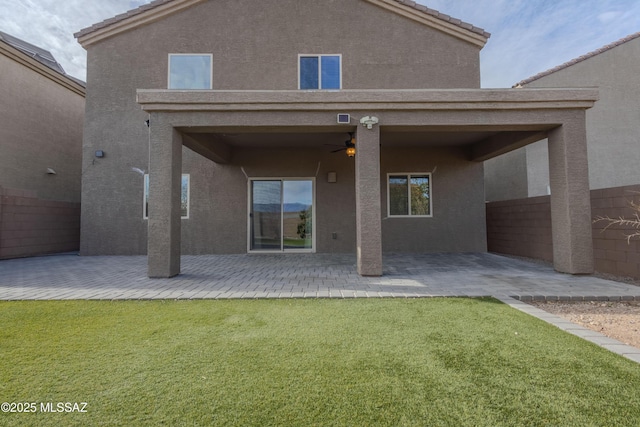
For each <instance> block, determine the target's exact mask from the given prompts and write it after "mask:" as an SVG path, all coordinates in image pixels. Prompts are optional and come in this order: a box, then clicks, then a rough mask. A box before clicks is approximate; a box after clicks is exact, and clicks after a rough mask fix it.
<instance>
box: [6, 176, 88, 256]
mask: <svg viewBox="0 0 640 427" xmlns="http://www.w3.org/2000/svg"><path fill="white" fill-rule="evenodd" d="M79 247H80V203H73V202H61V201H53V200H42V199H39V198H38V197H37V193H36V192H35V191H30V190H14V189H7V188H2V187H0V259H7V258H19V257H26V256H33V255H43V254H51V253H60V252H72V251H77V250H78V249H79Z"/></svg>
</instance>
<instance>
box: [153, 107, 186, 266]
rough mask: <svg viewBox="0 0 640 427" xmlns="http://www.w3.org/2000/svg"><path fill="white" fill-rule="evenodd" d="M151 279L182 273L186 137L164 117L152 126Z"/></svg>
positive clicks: (157, 116) (155, 120) (156, 119)
mask: <svg viewBox="0 0 640 427" xmlns="http://www.w3.org/2000/svg"><path fill="white" fill-rule="evenodd" d="M149 131H150V135H149V220H148V221H149V223H148V237H147V253H148V275H149V277H173V276H176V275H178V274H180V193H181V191H182V189H181V187H182V137H181V136H180V133H178V131H176V130H175V129H174V128H173V126H171V124H170V123H168V122H167V119H166V117H163V116H162V114H158V113H156V114H152V115H151V118H150V127H149Z"/></svg>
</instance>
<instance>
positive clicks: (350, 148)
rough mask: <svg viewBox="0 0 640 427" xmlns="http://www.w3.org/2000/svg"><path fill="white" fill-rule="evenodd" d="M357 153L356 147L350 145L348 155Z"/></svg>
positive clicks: (351, 155)
mask: <svg viewBox="0 0 640 427" xmlns="http://www.w3.org/2000/svg"><path fill="white" fill-rule="evenodd" d="M355 155H356V147H348V148H347V156H349V157H353V156H355Z"/></svg>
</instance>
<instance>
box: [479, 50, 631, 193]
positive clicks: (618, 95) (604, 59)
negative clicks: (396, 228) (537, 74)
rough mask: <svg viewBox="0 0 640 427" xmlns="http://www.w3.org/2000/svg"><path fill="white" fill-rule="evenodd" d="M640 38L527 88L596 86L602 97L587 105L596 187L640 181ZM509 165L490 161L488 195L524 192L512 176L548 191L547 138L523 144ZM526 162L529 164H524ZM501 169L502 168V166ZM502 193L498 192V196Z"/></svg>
mask: <svg viewBox="0 0 640 427" xmlns="http://www.w3.org/2000/svg"><path fill="white" fill-rule="evenodd" d="M639 66H640V38H636V39H633V40H630V41H627V42H626V43H623V44H621V45H619V46H616V47H614V48H612V49H609V50H607V51H605V52H602V53H600V54H598V55H595V56H592V57H590V58H588V59H586V60H584V61H581V62H578V63H576V64H573V65H571V66H569V67H567V68H564V69H561V70H559V71H556V72H554V73H552V74H549V75H547V76H544V77H541V78H540V79H537V80H535V81H533V82H531V83H528V84H527V85H526V86H525V87H527V88H553V87H597V88H598V89H599V93H600V99H599V100H598V102H597V103H596V104H595V106H594V107H593V108H591V109H590V110H587V147H588V155H589V182H590V187H591V188H592V189H600V188H609V187H619V186H626V185H635V184H638V183H640V170H639V169H638V164H640V150H639V149H638V144H639V141H640V74H639V73H638V72H637V70H638V67H639ZM516 158H517V160H514V161H513V162H511V163H509V164H504V162H500V160H499V159H493V160H492V161H490V162H487V165H486V178H487V179H486V187H487V194H488V195H489V196H491V197H490V198H489V199H488V200H507V199H512V198H520V197H523V196H522V193H521V192H519V191H518V192H516V191H514V188H513V187H510V186H508V185H506V183H505V181H503V180H500V179H496V178H497V177H499V176H505V175H508V176H510V177H511V180H512V181H518V188H522V187H523V186H524V187H526V188H527V193H528V194H527V195H528V196H529V197H534V196H542V195H547V194H549V193H548V191H549V189H548V186H549V172H548V150H547V141H546V140H543V141H540V142H537V143H535V144H531V145H529V146H527V147H525V148H522V149H520V150H518V151H517V152H515V153H514V154H513V157H512V159H516ZM522 161H526V164H527V169H526V171H523V169H522V168H521V163H522ZM497 169H500V170H501V171H498V170H497ZM495 194H499V196H494V195H495Z"/></svg>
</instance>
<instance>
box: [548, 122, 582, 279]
mask: <svg viewBox="0 0 640 427" xmlns="http://www.w3.org/2000/svg"><path fill="white" fill-rule="evenodd" d="M548 140H549V142H548V145H549V181H550V184H551V229H552V235H553V265H554V268H555V269H556V270H557V271H560V272H562V273H571V274H590V273H593V240H592V236H591V194H590V191H589V168H588V161H587V133H586V123H585V111H584V110H576V111H574V113H573V118H572V119H569V120H567V121H565V122H564V123H563V124H562V126H560V127H558V128H555V129H553V130H551V131H550V132H549V133H548Z"/></svg>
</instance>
